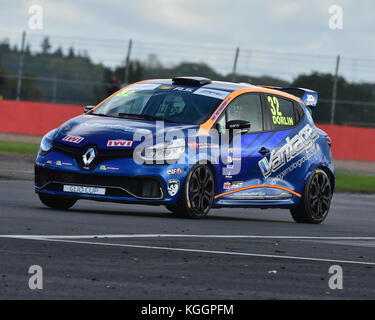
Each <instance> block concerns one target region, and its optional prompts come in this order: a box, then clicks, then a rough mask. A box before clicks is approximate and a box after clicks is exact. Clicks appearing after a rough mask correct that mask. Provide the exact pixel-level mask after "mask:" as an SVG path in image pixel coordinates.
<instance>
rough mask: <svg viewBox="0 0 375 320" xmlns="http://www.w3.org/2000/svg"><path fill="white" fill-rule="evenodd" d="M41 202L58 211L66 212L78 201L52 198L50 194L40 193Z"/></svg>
mask: <svg viewBox="0 0 375 320" xmlns="http://www.w3.org/2000/svg"><path fill="white" fill-rule="evenodd" d="M38 195H39V199H40V201H41V202H42V203H43V204H44V205H45V206H47V207H50V208H53V209H58V210H66V209H69V208H70V207H72V206H73V205H74V204H75V203H76V202H77V200H75V199H68V198H62V197H57V196H51V195H49V194H44V193H39V194H38Z"/></svg>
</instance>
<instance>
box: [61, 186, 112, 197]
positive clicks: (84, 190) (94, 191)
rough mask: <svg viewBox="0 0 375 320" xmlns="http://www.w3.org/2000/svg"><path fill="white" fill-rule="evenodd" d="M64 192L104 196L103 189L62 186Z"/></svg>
mask: <svg viewBox="0 0 375 320" xmlns="http://www.w3.org/2000/svg"><path fill="white" fill-rule="evenodd" d="M63 190H64V192H73V193H86V194H99V195H105V188H98V187H86V186H72V185H64V189H63Z"/></svg>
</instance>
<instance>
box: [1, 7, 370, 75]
mask: <svg viewBox="0 0 375 320" xmlns="http://www.w3.org/2000/svg"><path fill="white" fill-rule="evenodd" d="M0 5H1V7H2V8H3V9H2V10H1V11H0V40H4V39H6V38H7V39H9V41H10V42H11V43H19V42H20V34H21V32H22V31H23V30H25V31H26V32H27V41H28V43H29V44H30V45H31V48H32V50H35V51H37V50H40V42H41V39H42V38H43V37H44V36H46V35H49V36H50V39H51V42H52V44H53V45H54V47H56V46H58V45H61V46H63V48H64V50H66V48H67V47H68V46H70V45H73V46H74V47H75V48H77V49H79V50H87V51H88V53H89V55H90V56H91V57H92V58H93V59H94V61H96V62H102V63H104V64H107V65H110V66H114V65H117V64H119V63H123V61H124V58H125V55H126V50H127V45H128V40H129V39H132V40H133V50H132V54H131V58H133V59H134V58H139V59H143V60H145V59H147V56H148V55H149V54H150V53H155V54H156V55H157V56H158V57H159V59H160V60H161V61H162V62H163V63H165V64H173V63H178V62H179V61H181V60H191V61H202V62H206V63H208V64H209V65H211V66H212V67H214V68H215V69H217V70H218V71H220V72H223V73H229V72H231V70H232V67H233V60H234V55H235V49H236V47H239V48H240V52H239V58H238V66H237V72H239V73H250V74H253V75H260V74H266V75H271V76H277V77H281V78H285V79H291V78H293V77H295V76H296V75H297V74H299V73H308V72H311V71H313V70H316V71H321V72H333V71H334V69H335V61H336V60H335V59H336V56H337V55H340V57H341V63H340V69H339V71H340V74H342V75H344V76H345V77H346V78H347V79H348V80H350V81H369V82H375V76H374V75H375V19H374V11H375V2H374V1H371V0H357V1H351V0H332V1H331V0H312V1H311V0H310V1H305V0H299V1H293V0H283V1H274V0H263V1H251V0H188V1H186V0H185V1H183V0H137V1H127V0H122V1H120V0H110V1H100V0H64V1H57V0H13V1H9V0H6V1H5V0H0ZM32 5H39V6H40V7H41V8H42V9H43V28H42V30H32V29H30V27H29V20H30V17H31V16H32V14H30V13H29V9H30V7H31V6H32ZM333 5H338V6H339V7H340V8H341V9H342V29H340V28H338V29H332V28H330V27H329V21H330V18H331V22H332V16H333V14H334V13H337V11H335V12H333V13H332V12H331V13H330V12H329V9H330V7H332V6H333ZM4 8H5V9H4ZM336 22H337V20H336ZM336 26H338V24H337V23H336Z"/></svg>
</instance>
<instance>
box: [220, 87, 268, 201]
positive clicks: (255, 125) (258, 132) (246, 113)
mask: <svg viewBox="0 0 375 320" xmlns="http://www.w3.org/2000/svg"><path fill="white" fill-rule="evenodd" d="M232 120H246V121H249V122H250V129H249V130H248V132H247V133H245V134H242V135H241V138H240V140H238V141H236V139H233V141H232V143H231V144H230V145H229V151H230V152H229V158H230V160H231V161H229V163H228V165H227V168H229V170H228V171H227V172H226V174H221V175H220V174H219V175H217V181H218V183H217V193H218V194H220V195H221V199H222V200H233V201H246V200H253V199H259V198H263V197H264V196H265V190H264V188H262V187H258V188H255V186H259V185H263V183H264V176H263V175H262V172H261V171H260V170H259V166H258V162H259V161H260V160H261V159H262V155H261V154H260V153H259V147H258V146H259V144H260V143H264V142H265V141H266V140H267V139H268V137H269V136H270V133H266V132H264V124H263V107H262V96H261V94H259V93H245V94H242V95H240V96H238V97H236V98H235V99H234V100H233V101H231V103H230V104H229V105H228V106H227V108H226V110H225V112H224V113H223V114H222V116H221V117H220V118H219V120H218V122H217V124H216V127H217V128H218V130H219V131H220V130H222V129H223V128H224V127H225V123H227V122H228V121H232ZM238 165H239V166H240V170H237V168H238ZM231 167H232V168H233V172H231V170H230V168H231ZM236 171H237V173H236ZM250 187H251V188H250ZM252 187H254V188H252Z"/></svg>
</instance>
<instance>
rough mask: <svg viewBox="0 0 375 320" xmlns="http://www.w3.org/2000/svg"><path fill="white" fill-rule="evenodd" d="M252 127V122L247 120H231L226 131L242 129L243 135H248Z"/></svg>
mask: <svg viewBox="0 0 375 320" xmlns="http://www.w3.org/2000/svg"><path fill="white" fill-rule="evenodd" d="M250 125H251V124H250V122H249V121H246V120H231V121H228V122H227V124H226V129H230V130H234V129H240V130H241V133H246V132H248V131H249V129H250Z"/></svg>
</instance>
